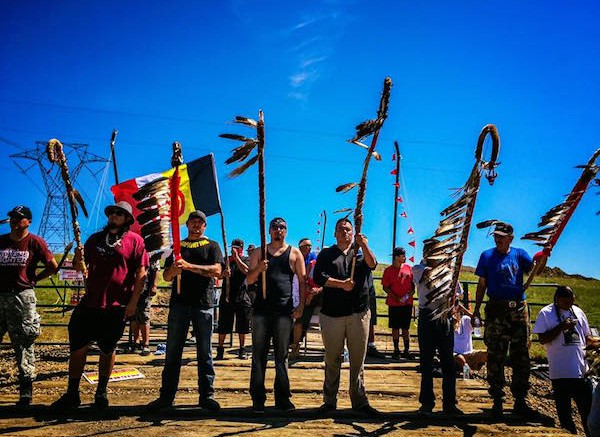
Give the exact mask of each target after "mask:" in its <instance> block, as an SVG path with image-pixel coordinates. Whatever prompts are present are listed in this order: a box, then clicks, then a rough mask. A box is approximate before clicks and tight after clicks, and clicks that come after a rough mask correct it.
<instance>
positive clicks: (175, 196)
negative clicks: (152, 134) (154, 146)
mask: <svg viewBox="0 0 600 437" xmlns="http://www.w3.org/2000/svg"><path fill="white" fill-rule="evenodd" d="M182 164H183V152H182V150H181V144H180V143H179V142H177V141H175V142H174V143H173V155H172V156H171V167H173V168H175V171H174V172H173V176H171V183H170V187H169V188H170V194H171V196H170V197H171V207H170V215H171V235H172V236H173V260H174V261H177V260H180V259H181V236H180V235H179V213H180V205H179V183H180V181H181V178H180V176H179V166H180V165H182ZM180 293H181V274H178V275H177V294H180Z"/></svg>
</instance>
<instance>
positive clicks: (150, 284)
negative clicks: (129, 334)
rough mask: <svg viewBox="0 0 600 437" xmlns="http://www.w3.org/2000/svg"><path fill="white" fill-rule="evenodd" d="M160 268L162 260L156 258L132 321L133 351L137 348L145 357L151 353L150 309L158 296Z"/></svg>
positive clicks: (149, 270)
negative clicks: (157, 287)
mask: <svg viewBox="0 0 600 437" xmlns="http://www.w3.org/2000/svg"><path fill="white" fill-rule="evenodd" d="M159 270H160V260H156V261H154V262H153V263H152V264H151V265H150V268H149V269H148V276H147V277H146V285H145V286H144V291H143V292H142V294H141V296H140V298H139V300H138V306H137V310H136V312H135V318H134V319H133V321H132V322H131V329H132V330H133V347H132V352H135V349H136V348H137V349H139V350H140V355H141V356H143V357H145V356H147V355H150V310H151V309H152V298H153V297H154V296H156V290H157V289H156V285H157V284H158V271H159Z"/></svg>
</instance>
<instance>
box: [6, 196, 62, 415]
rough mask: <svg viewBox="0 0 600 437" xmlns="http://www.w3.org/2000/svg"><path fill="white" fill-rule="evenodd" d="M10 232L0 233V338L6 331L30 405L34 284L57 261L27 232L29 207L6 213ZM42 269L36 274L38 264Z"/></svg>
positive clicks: (23, 399) (22, 396)
mask: <svg viewBox="0 0 600 437" xmlns="http://www.w3.org/2000/svg"><path fill="white" fill-rule="evenodd" d="M8 216H9V222H10V232H9V233H8V234H3V235H0V339H2V337H4V334H5V333H6V332H8V335H9V336H10V341H11V343H12V346H13V349H14V351H15V356H16V359H17V367H18V369H19V375H18V377H19V401H18V402H17V405H22V406H25V405H29V404H30V403H31V398H32V392H33V380H34V379H35V355H34V346H33V342H34V341H35V339H36V338H37V337H38V336H39V335H40V316H39V314H38V313H37V311H36V308H35V303H36V298H35V292H34V290H33V287H34V286H35V284H36V283H37V282H38V281H40V280H42V279H44V278H47V277H48V276H51V275H53V274H54V273H55V272H56V269H57V267H58V266H57V263H56V260H55V259H54V256H53V255H52V252H50V250H48V246H47V245H46V242H45V241H44V240H43V239H42V238H41V237H38V236H37V235H34V234H32V233H30V232H29V226H30V225H31V219H32V216H31V210H30V209H29V208H28V207H26V206H23V205H20V206H16V207H14V208H13V209H12V210H10V211H9V212H8ZM40 262H41V263H43V264H44V269H43V270H42V271H40V272H39V273H37V274H36V270H37V266H38V263H40Z"/></svg>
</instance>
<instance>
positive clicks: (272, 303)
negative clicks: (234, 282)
mask: <svg viewBox="0 0 600 437" xmlns="http://www.w3.org/2000/svg"><path fill="white" fill-rule="evenodd" d="M269 235H270V237H271V241H270V242H269V244H267V259H266V260H263V259H261V251H260V250H258V249H257V250H254V251H253V252H252V255H251V256H250V266H249V268H250V271H249V272H248V276H247V277H246V282H247V283H248V285H252V284H254V283H257V290H256V299H255V301H254V314H253V316H252V371H251V374H250V396H252V409H253V411H254V412H255V413H258V414H261V413H264V411H265V400H266V391H265V372H266V369H267V358H268V354H269V345H270V342H271V339H273V350H274V355H275V387H274V393H275V407H276V408H277V409H279V410H283V411H290V410H293V409H294V408H295V407H294V404H292V402H291V401H290V397H291V396H292V394H291V392H290V381H289V378H288V373H287V358H288V348H289V345H290V334H291V331H292V326H293V323H294V319H298V318H300V316H302V311H303V309H304V295H305V292H304V289H305V283H306V278H305V277H306V269H305V267H304V257H303V256H302V253H301V252H300V250H298V249H297V248H295V247H292V246H290V245H289V244H287V243H286V242H285V236H286V235H287V224H286V222H285V220H283V219H282V218H274V219H273V220H271V223H270V224H269ZM265 271H266V290H267V292H266V298H264V297H263V292H262V272H265ZM294 275H297V276H298V283H299V284H300V303H299V305H298V306H297V307H296V308H294V306H293V300H292V281H293V278H294Z"/></svg>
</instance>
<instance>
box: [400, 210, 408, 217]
mask: <svg viewBox="0 0 600 437" xmlns="http://www.w3.org/2000/svg"><path fill="white" fill-rule="evenodd" d="M400 217H404V218H407V217H408V216H407V215H406V211H402V212H401V213H400Z"/></svg>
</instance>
